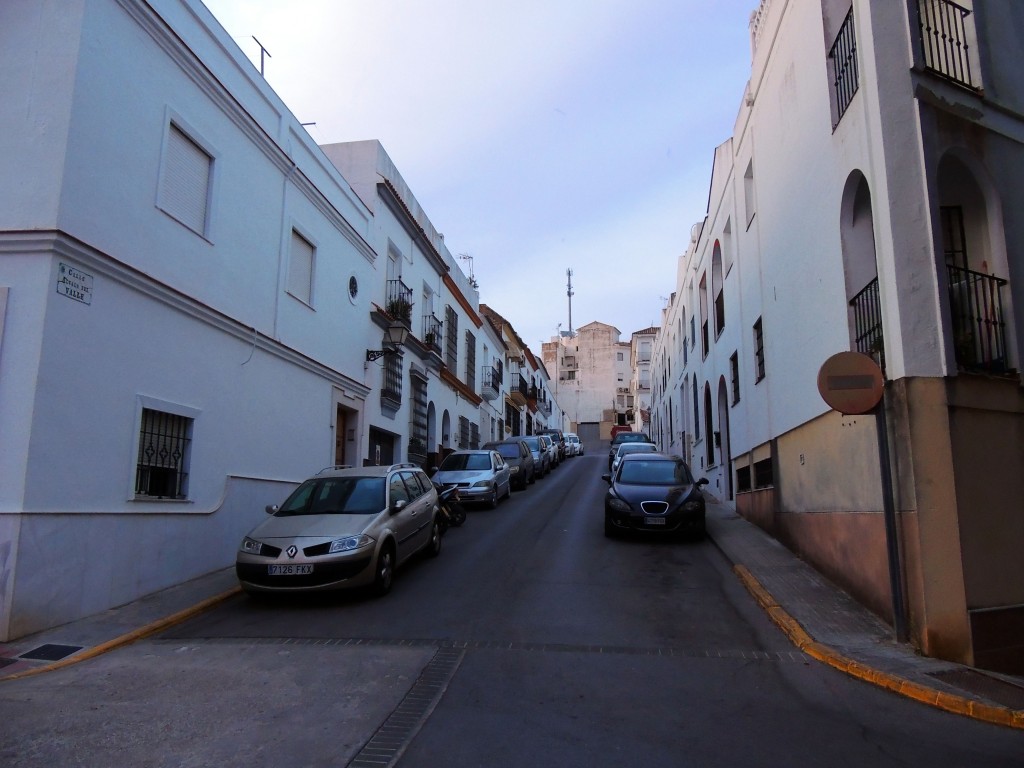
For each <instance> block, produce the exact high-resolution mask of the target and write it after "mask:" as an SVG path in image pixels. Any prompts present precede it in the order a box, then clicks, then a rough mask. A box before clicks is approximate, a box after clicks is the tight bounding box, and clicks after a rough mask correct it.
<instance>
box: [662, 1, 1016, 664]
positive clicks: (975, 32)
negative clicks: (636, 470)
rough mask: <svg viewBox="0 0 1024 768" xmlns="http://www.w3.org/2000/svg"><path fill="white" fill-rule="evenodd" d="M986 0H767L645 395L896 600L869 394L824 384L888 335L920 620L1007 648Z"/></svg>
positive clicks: (931, 629)
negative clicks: (852, 402)
mask: <svg viewBox="0 0 1024 768" xmlns="http://www.w3.org/2000/svg"><path fill="white" fill-rule="evenodd" d="M974 5H975V4H972V3H970V2H967V3H960V4H959V5H956V4H953V3H949V2H947V1H946V0H912V1H911V2H909V3H883V2H870V1H869V0H853V2H851V1H850V0H797V1H793V2H788V3H780V2H777V1H775V2H770V1H768V0H765V1H764V2H762V3H761V4H760V7H759V9H758V11H757V12H756V13H755V14H754V16H753V18H752V23H751V40H752V51H753V61H752V68H751V79H750V82H749V84H748V87H747V89H746V92H745V93H744V94H743V96H742V103H741V107H740V110H739V114H738V117H737V120H736V125H735V129H734V132H733V135H732V137H731V138H729V139H728V140H726V141H725V142H724V143H723V144H721V145H720V146H719V147H718V148H717V149H716V150H715V158H714V168H713V174H712V179H711V190H710V195H709V207H708V210H707V212H706V216H705V218H704V219H703V221H701V222H699V223H698V224H697V225H696V226H695V227H694V229H693V231H692V237H691V242H690V244H689V246H688V248H687V251H686V253H685V255H684V256H683V257H682V258H681V259H680V263H679V270H678V278H677V285H676V287H675V292H674V293H673V295H672V299H671V301H670V303H669V305H668V306H667V307H666V308H665V310H664V311H663V316H662V324H661V325H662V328H661V333H660V335H659V337H658V341H657V344H656V348H655V351H654V359H655V373H654V376H653V377H652V378H653V380H654V387H655V393H654V398H653V406H652V408H653V416H652V418H653V422H654V427H653V429H654V432H655V435H656V439H657V440H658V441H659V442H660V443H661V444H662V446H663V447H665V448H667V449H670V450H674V451H676V452H679V453H682V454H684V455H686V456H687V457H688V459H689V461H690V462H691V464H692V466H693V467H694V470H695V473H696V474H697V475H698V476H701V475H706V476H707V477H708V478H709V479H710V480H711V484H710V485H709V486H708V488H709V490H710V491H711V492H712V493H714V494H715V495H717V496H718V497H719V498H721V499H723V500H726V501H728V502H730V503H735V504H736V506H737V509H738V510H739V511H740V512H741V513H743V514H744V515H746V516H748V517H750V518H751V519H754V520H756V521H757V522H759V523H761V524H762V525H764V526H765V527H766V528H768V529H769V530H770V531H771V532H773V533H774V534H776V535H777V536H779V537H780V538H781V539H783V540H784V541H786V542H787V543H788V544H789V545H790V546H791V547H793V548H794V549H796V550H797V551H799V552H800V554H801V555H802V556H803V557H805V558H806V559H808V560H810V561H811V562H813V563H815V564H816V565H818V566H819V567H820V568H822V569H823V570H824V571H825V572H826V573H827V574H828V575H829V576H831V577H832V578H834V579H836V580H837V581H839V582H840V583H841V584H843V585H844V586H846V587H847V588H848V589H850V591H851V592H852V593H853V594H855V595H856V596H858V597H859V598H860V599H862V600H863V601H864V602H865V603H866V604H868V605H870V606H871V607H872V608H874V609H875V610H876V611H877V612H878V613H879V614H881V615H883V616H889V617H891V616H892V614H893V612H894V611H895V610H896V608H895V607H894V606H893V604H892V603H891V602H890V598H891V594H890V588H889V584H888V581H887V561H886V547H885V534H884V529H883V525H882V514H881V511H882V508H883V506H884V503H883V502H884V498H885V497H884V495H883V494H884V493H885V491H884V490H883V485H882V482H881V479H880V478H881V469H880V463H879V450H878V442H877V439H876V434H875V421H874V417H873V416H861V417H856V416H846V417H844V416H842V415H841V414H838V413H835V412H834V411H832V410H831V409H830V408H829V407H828V406H827V405H826V404H825V402H824V401H823V399H822V397H821V396H820V394H819V392H818V372H819V369H820V368H821V366H822V364H823V363H824V362H825V360H826V359H828V358H829V357H830V356H831V355H833V354H834V353H837V352H840V351H847V350H856V351H861V352H863V353H865V354H867V355H869V356H871V357H873V358H874V359H875V360H876V361H877V362H879V363H880V364H882V365H883V366H884V372H885V379H886V382H887V383H886V393H885V400H884V407H885V412H886V415H887V418H888V421H889V426H890V428H889V435H888V441H889V443H890V444H891V446H892V452H893V454H894V457H893V460H892V462H891V465H890V467H889V469H890V471H891V473H892V474H893V477H894V485H895V489H894V492H893V496H894V505H895V507H896V509H897V510H899V511H900V520H899V536H900V539H901V543H900V548H901V553H902V556H903V558H904V559H903V560H902V563H901V565H900V566H899V567H900V569H901V571H902V572H901V573H900V574H899V576H898V578H899V579H900V580H901V581H902V582H904V583H905V590H906V594H907V599H906V603H907V605H906V611H907V614H908V616H909V623H910V628H911V633H912V636H913V638H914V640H915V642H917V643H918V644H919V645H920V646H921V647H922V649H923V650H924V651H925V652H926V653H931V654H934V655H939V656H943V657H945V658H951V659H956V660H959V661H966V662H967V663H976V664H978V665H979V666H994V667H998V668H1003V669H1007V668H1009V666H1012V664H1010V665H1008V664H1007V661H1008V660H1010V659H1021V658H1024V653H1022V652H1021V651H1022V649H1024V638H1021V637H1020V635H1019V634H1017V635H1016V636H1014V635H1013V633H1012V630H1011V629H1010V628H1011V627H1013V626H1015V625H1016V626H1019V625H1020V617H1021V613H1022V610H1021V609H1020V607H1019V606H1020V605H1022V604H1024V592H1022V591H1021V590H1020V589H1018V588H1015V587H1014V588H1011V587H1010V586H1009V585H1010V584H1011V583H1013V584H1024V571H1022V570H1021V569H1022V568H1024V566H1022V564H1021V562H1020V559H1019V557H1018V556H1016V555H1014V554H1013V553H1012V551H1011V550H1012V549H1013V548H1014V547H1019V546H1021V545H1024V528H1022V527H1021V525H1020V521H1019V515H1018V514H1017V513H1016V512H1015V511H1013V510H1012V509H1011V507H1012V506H1013V503H1010V502H1008V500H1009V499H1017V498H1019V497H1020V494H1021V492H1022V491H1024V487H1022V480H1021V478H1020V477H1019V472H1016V471H1011V472H1007V471H1004V468H1005V467H1007V466H1010V465H1013V466H1016V467H1019V466H1020V465H1021V461H1024V440H1022V439H1020V437H1019V435H1020V432H1019V429H1018V427H1019V424H1020V420H1021V418H1024V416H1022V414H1024V390H1022V389H1021V386H1020V385H1021V378H1020V374H1019V370H1020V368H1021V360H1022V354H1021V339H1022V338H1024V335H1022V333H1021V328H1022V318H1021V317H1020V315H1021V313H1020V312H1019V310H1017V309H1016V308H1015V302H1014V297H1015V296H1020V295H1021V292H1022V291H1024V284H1022V283H1021V282H1020V274H1021V272H1020V270H1019V269H1018V267H1019V266H1020V263H1019V262H1020V257H1019V255H1018V254H1019V253H1021V250H1022V247H1024V241H1022V239H1021V237H1020V234H1019V233H1018V232H1017V229H1018V228H1017V227H1016V226H1015V225H1014V224H1013V220H1012V213H1010V212H1011V211H1015V210H1018V209H1019V208H1020V205H1019V201H1020V199H1021V197H1022V196H1024V188H1022V187H1021V185H1020V181H1019V180H1020V178H1021V172H1022V171H1024V120H1021V118H1020V114H1021V109H1020V107H1021V105H1024V78H1022V77H1021V75H1020V71H1021V70H1020V67H1019V64H1020V59H1021V54H1020V47H1019V45H1018V42H1019V41H1016V40H1011V39H1010V37H1011V36H1012V35H1011V34H1010V33H1009V31H1008V30H1010V29H1015V28H1018V26H1019V24H1020V23H1021V22H1022V21H1024V6H1021V5H1020V4H1019V3H1013V2H999V1H996V0H994V1H993V2H989V3H985V4H980V3H979V4H976V5H977V7H973V6H974ZM946 45H948V46H949V47H948V48H945V47H944V46H946ZM960 64H964V65H965V66H964V67H962V68H961V67H960V66H959V65H960ZM966 65H970V66H969V67H968V66H966ZM968 489H969V490H968ZM1017 506H1018V508H1019V505H1017ZM1011 541H1012V542H1016V543H1015V544H1012V545H1011V544H1010V543H1009V542H1011ZM1011 574H1012V575H1011ZM1015 622H1016V624H1015Z"/></svg>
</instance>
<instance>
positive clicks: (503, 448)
mask: <svg viewBox="0 0 1024 768" xmlns="http://www.w3.org/2000/svg"><path fill="white" fill-rule="evenodd" d="M493 450H495V451H497V452H498V455H499V456H501V457H502V458H503V459H518V458H519V446H518V445H515V444H514V443H501V444H500V445H497V446H495V447H494V449H493Z"/></svg>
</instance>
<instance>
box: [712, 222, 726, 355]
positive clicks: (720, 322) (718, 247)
mask: <svg viewBox="0 0 1024 768" xmlns="http://www.w3.org/2000/svg"><path fill="white" fill-rule="evenodd" d="M711 295H712V296H713V297H714V299H715V338H716V339H717V338H718V337H719V336H721V335H722V331H723V330H724V329H725V288H724V285H723V281H722V244H721V243H720V242H718V241H717V240H716V241H715V250H714V253H713V255H712V257H711Z"/></svg>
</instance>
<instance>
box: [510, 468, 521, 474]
mask: <svg viewBox="0 0 1024 768" xmlns="http://www.w3.org/2000/svg"><path fill="white" fill-rule="evenodd" d="M518 472H519V467H509V468H508V473H509V474H510V475H515V474H517V473H518Z"/></svg>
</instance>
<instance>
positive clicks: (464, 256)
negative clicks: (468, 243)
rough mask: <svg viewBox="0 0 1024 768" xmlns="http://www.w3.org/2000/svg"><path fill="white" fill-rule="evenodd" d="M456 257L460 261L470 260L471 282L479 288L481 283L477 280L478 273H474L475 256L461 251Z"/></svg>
mask: <svg viewBox="0 0 1024 768" xmlns="http://www.w3.org/2000/svg"><path fill="white" fill-rule="evenodd" d="M455 258H456V259H458V260H459V261H466V262H469V284H470V285H472V286H473V287H474V288H479V287H480V284H479V283H477V281H476V275H475V274H473V257H472V256H470V255H469V254H468V253H459V254H456V255H455Z"/></svg>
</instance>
